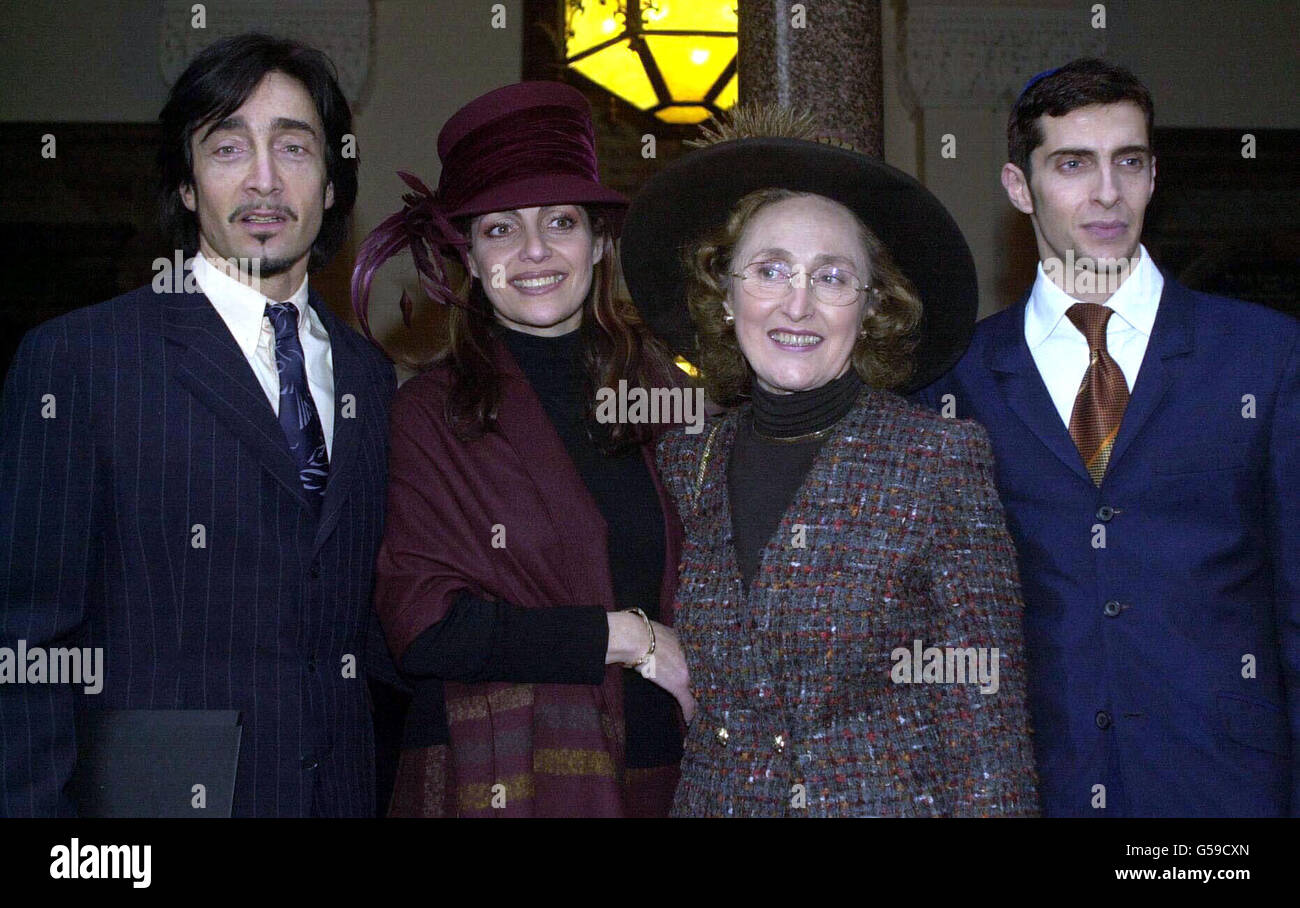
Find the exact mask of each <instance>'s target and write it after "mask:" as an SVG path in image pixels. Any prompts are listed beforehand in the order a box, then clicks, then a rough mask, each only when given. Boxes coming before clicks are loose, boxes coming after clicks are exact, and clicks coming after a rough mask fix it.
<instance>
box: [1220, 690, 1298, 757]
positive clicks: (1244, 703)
mask: <svg viewBox="0 0 1300 908" xmlns="http://www.w3.org/2000/svg"><path fill="white" fill-rule="evenodd" d="M1215 707H1216V712H1217V713H1218V720H1219V727H1220V728H1221V729H1223V732H1224V733H1225V734H1226V735H1227V736H1228V737H1229V738H1231V739H1232V740H1234V741H1236V742H1237V743H1238V744H1244V745H1246V746H1247V747H1253V748H1255V749H1256V750H1262V751H1266V752H1268V753H1271V754H1276V755H1277V756H1279V757H1284V756H1286V755H1287V753H1288V752H1289V751H1290V732H1289V731H1288V730H1287V718H1286V713H1285V712H1284V711H1283V709H1282V708H1281V707H1280V706H1277V705H1275V704H1273V703H1268V702H1266V701H1263V700H1255V699H1252V698H1250V697H1243V696H1241V695H1240V694H1227V693H1221V694H1219V697H1218V700H1217V702H1216V704H1215Z"/></svg>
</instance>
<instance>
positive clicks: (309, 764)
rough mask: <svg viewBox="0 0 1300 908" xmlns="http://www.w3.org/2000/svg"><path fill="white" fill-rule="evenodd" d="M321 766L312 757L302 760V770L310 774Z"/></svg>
mask: <svg viewBox="0 0 1300 908" xmlns="http://www.w3.org/2000/svg"><path fill="white" fill-rule="evenodd" d="M319 766H320V763H318V762H316V761H315V760H313V759H311V757H303V758H302V768H303V769H305V770H307V771H308V772H311V771H312V770H313V769H316V768H318V767H319Z"/></svg>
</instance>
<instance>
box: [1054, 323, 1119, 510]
mask: <svg viewBox="0 0 1300 908" xmlns="http://www.w3.org/2000/svg"><path fill="white" fill-rule="evenodd" d="M1113 311H1114V310H1112V309H1111V308H1110V307H1108V306H1101V305H1098V304H1096V303H1075V304H1074V305H1073V306H1071V307H1070V308H1069V309H1067V310H1066V312H1065V317H1066V318H1068V319H1069V320H1070V321H1071V322H1073V323H1074V327H1076V328H1078V329H1079V330H1080V331H1081V332H1082V333H1083V336H1084V337H1086V338H1087V339H1088V351H1089V353H1090V354H1091V356H1090V359H1089V363H1088V371H1087V372H1085V373H1084V374H1083V381H1082V382H1081V383H1080V384H1079V393H1078V395H1077V396H1076V397H1075V398H1074V410H1073V411H1071V413H1070V437H1071V438H1073V439H1074V443H1075V445H1077V446H1078V448H1079V453H1080V454H1082V455H1083V462H1084V465H1085V466H1087V468H1088V473H1089V475H1090V476H1092V481H1093V482H1094V483H1095V484H1096V485H1101V479H1102V477H1103V476H1105V475H1106V467H1107V465H1108V464H1109V463H1110V452H1111V449H1112V448H1113V447H1114V446H1115V436H1116V435H1118V434H1119V424H1120V420H1122V419H1123V418H1124V408H1125V407H1126V406H1127V405H1128V384H1127V383H1126V382H1125V381H1124V373H1123V371H1122V370H1121V369H1120V367H1119V364H1118V363H1116V362H1115V360H1113V359H1111V357H1110V353H1108V352H1107V351H1106V323H1107V322H1108V321H1110V316H1111V313H1112V312H1113Z"/></svg>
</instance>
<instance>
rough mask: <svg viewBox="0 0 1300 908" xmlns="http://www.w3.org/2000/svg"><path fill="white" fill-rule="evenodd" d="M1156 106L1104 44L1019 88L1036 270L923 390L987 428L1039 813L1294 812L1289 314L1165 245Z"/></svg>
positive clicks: (1297, 708) (1298, 627) (1294, 544)
mask: <svg viewBox="0 0 1300 908" xmlns="http://www.w3.org/2000/svg"><path fill="white" fill-rule="evenodd" d="M1151 125H1152V101H1151V95H1150V93H1149V92H1148V91H1147V89H1146V87H1145V86H1144V85H1143V84H1142V83H1141V82H1139V81H1138V79H1137V78H1136V77H1135V76H1134V75H1133V74H1132V73H1130V72H1129V71H1127V70H1125V69H1123V68H1122V67H1118V66H1115V65H1113V64H1110V63H1107V62H1105V61H1102V60H1094V59H1083V60H1075V61H1073V62H1072V63H1068V64H1066V65H1065V66H1062V67H1060V68H1059V69H1056V70H1053V71H1051V72H1048V73H1044V74H1043V75H1041V76H1039V77H1038V78H1036V79H1035V80H1033V81H1032V82H1031V83H1030V84H1029V85H1028V86H1027V87H1026V88H1025V90H1024V91H1023V92H1022V93H1021V95H1020V98H1019V100H1017V101H1016V104H1015V107H1014V108H1013V109H1012V112H1011V117H1010V121H1009V123H1008V129H1007V140H1008V141H1007V144H1008V151H1009V156H1010V160H1009V162H1008V163H1007V164H1006V165H1004V167H1003V169H1002V185H1003V187H1004V188H1005V189H1006V191H1007V195H1008V197H1009V198H1010V200H1011V203H1012V205H1013V206H1014V207H1015V208H1016V209H1017V210H1019V211H1021V212H1023V213H1024V214H1027V215H1029V217H1030V218H1031V220H1032V223H1033V227H1034V234H1035V237H1036V238H1037V241H1038V253H1039V259H1040V261H1039V267H1038V276H1037V280H1036V281H1035V283H1034V285H1033V288H1032V289H1031V290H1030V292H1029V295H1028V296H1027V297H1026V298H1025V299H1024V300H1022V301H1021V302H1020V303H1019V304H1018V305H1015V306H1011V307H1009V308H1007V309H1005V310H1003V311H1002V312H999V313H997V314H996V315H994V316H992V317H990V318H988V319H986V320H984V321H983V322H981V323H980V325H979V327H978V329H977V330H976V333H975V340H974V341H973V342H972V343H971V346H970V348H969V349H968V350H967V351H966V353H965V355H964V356H963V358H962V360H961V362H960V363H958V365H957V366H956V367H955V368H954V369H953V370H952V371H951V372H950V373H949V374H948V375H947V376H945V377H943V378H941V379H940V380H939V381H938V382H937V383H936V384H934V385H932V386H931V387H930V388H929V389H927V390H926V391H925V392H924V393H923V395H922V396H923V397H925V398H927V399H928V400H929V401H930V402H931V403H932V404H935V405H937V406H939V407H941V408H943V412H944V413H945V414H946V415H953V416H958V417H961V418H974V419H977V420H979V421H980V422H981V423H983V424H984V426H985V428H987V429H988V432H989V436H990V438H991V439H992V441H993V449H994V455H995V458H996V460H997V482H998V489H999V492H1000V493H1001V496H1002V502H1003V505H1004V506H1005V508H1006V513H1007V523H1008V526H1009V528H1010V530H1011V534H1012V536H1013V537H1014V538H1015V541H1016V546H1017V549H1018V550H1019V555H1020V572H1021V573H1020V575H1021V580H1022V583H1023V586H1024V598H1025V646H1026V650H1027V653H1028V656H1029V682H1030V684H1029V705H1030V711H1031V714H1032V719H1033V727H1034V733H1035V749H1036V759H1037V763H1038V775H1039V783H1040V784H1039V791H1040V794H1041V796H1042V803H1043V813H1044V814H1045V815H1048V816H1284V815H1287V814H1288V813H1289V814H1290V815H1292V816H1295V815H1297V813H1298V812H1300V759H1298V757H1300V740H1297V737H1296V736H1297V735H1298V734H1300V499H1298V498H1297V495H1296V484H1295V482H1296V477H1297V475H1300V401H1297V396H1300V324H1298V323H1297V322H1296V321H1295V320H1294V319H1291V318H1289V317H1287V316H1285V315H1282V314H1280V313H1277V312H1272V311H1270V310H1268V309H1266V308H1265V307H1263V306H1257V305H1253V304H1250V303H1246V302H1242V301H1241V300H1234V299H1228V298H1225V297H1221V296H1211V295H1209V294H1206V293H1198V292H1196V291H1193V290H1190V289H1188V288H1187V287H1183V286H1181V285H1180V284H1178V283H1177V281H1175V280H1174V279H1173V277H1172V276H1171V275H1169V274H1165V273H1162V272H1161V271H1160V270H1159V269H1158V268H1156V266H1155V264H1154V263H1153V262H1152V260H1151V256H1150V255H1149V254H1148V252H1147V250H1146V247H1144V246H1143V245H1142V243H1141V235H1142V222H1143V216H1144V214H1145V212H1146V208H1147V203H1148V202H1150V200H1151V196H1152V193H1153V192H1154V190H1155V185H1156V157H1155V151H1154V149H1153V148H1152V136H1151Z"/></svg>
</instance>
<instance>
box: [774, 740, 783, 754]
mask: <svg viewBox="0 0 1300 908" xmlns="http://www.w3.org/2000/svg"><path fill="white" fill-rule="evenodd" d="M772 747H773V748H774V749H775V750H776V752H777V753H779V754H780V753H785V735H777V736H776V737H775V738H773V739H772Z"/></svg>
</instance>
